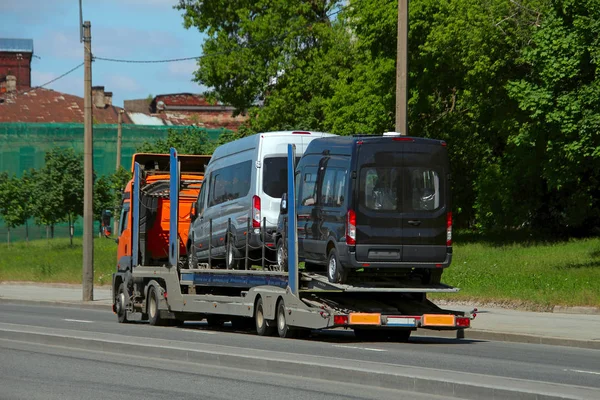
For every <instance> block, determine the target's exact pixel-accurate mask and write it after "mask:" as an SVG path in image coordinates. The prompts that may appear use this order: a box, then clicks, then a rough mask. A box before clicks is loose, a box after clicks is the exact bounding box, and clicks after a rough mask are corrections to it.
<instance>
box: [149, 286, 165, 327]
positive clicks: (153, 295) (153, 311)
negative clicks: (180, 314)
mask: <svg viewBox="0 0 600 400" xmlns="http://www.w3.org/2000/svg"><path fill="white" fill-rule="evenodd" d="M159 300H160V299H159V298H158V292H157V290H156V288H155V287H154V286H150V289H149V290H148V322H150V325H154V326H164V325H166V323H167V321H166V320H165V319H163V318H161V317H160V310H159V309H158V302H159Z"/></svg>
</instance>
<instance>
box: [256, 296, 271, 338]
mask: <svg viewBox="0 0 600 400" xmlns="http://www.w3.org/2000/svg"><path fill="white" fill-rule="evenodd" d="M254 319H255V322H256V333H257V334H258V336H272V335H273V333H274V332H275V327H274V326H272V325H269V323H268V322H267V320H266V319H265V313H264V310H263V300H262V297H259V298H258V300H256V307H255V310H254Z"/></svg>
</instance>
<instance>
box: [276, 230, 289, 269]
mask: <svg viewBox="0 0 600 400" xmlns="http://www.w3.org/2000/svg"><path fill="white" fill-rule="evenodd" d="M287 257H288V255H287V247H286V245H285V243H284V241H283V238H279V240H278V241H277V268H278V270H279V271H285V272H287V270H288V258H287Z"/></svg>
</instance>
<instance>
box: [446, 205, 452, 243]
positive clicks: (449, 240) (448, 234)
mask: <svg viewBox="0 0 600 400" xmlns="http://www.w3.org/2000/svg"><path fill="white" fill-rule="evenodd" d="M446 246H447V247H450V246H452V212H449V213H448V214H446Z"/></svg>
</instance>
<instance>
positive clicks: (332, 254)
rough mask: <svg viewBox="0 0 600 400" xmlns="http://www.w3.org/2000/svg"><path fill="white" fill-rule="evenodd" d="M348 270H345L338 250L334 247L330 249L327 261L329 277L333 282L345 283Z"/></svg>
mask: <svg viewBox="0 0 600 400" xmlns="http://www.w3.org/2000/svg"><path fill="white" fill-rule="evenodd" d="M347 275H348V274H347V272H346V271H344V268H343V267H342V264H340V259H339V257H338V254H337V250H336V249H335V248H332V249H331V250H330V251H329V261H328V263H327V278H328V279H329V282H331V283H344V282H346V277H347Z"/></svg>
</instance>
